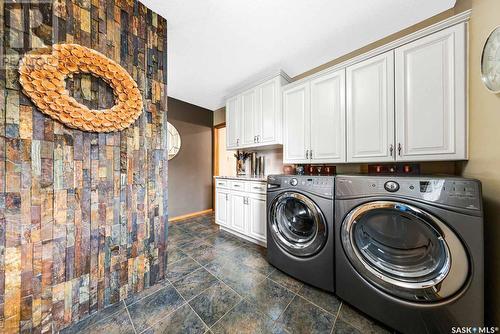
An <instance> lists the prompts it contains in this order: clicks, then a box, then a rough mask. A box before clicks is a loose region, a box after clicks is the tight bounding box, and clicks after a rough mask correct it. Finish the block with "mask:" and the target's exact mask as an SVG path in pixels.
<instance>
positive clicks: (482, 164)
mask: <svg viewBox="0 0 500 334" xmlns="http://www.w3.org/2000/svg"><path fill="white" fill-rule="evenodd" d="M499 13H500V1H499V0H473V1H472V17H471V20H470V26H469V45H470V46H469V134H470V139H469V152H470V154H469V161H468V162H467V163H463V164H461V166H459V167H462V168H463V175H464V176H466V177H473V178H477V179H479V180H481V181H482V183H483V197H484V208H485V238H486V240H485V255H486V261H485V264H486V273H485V277H486V289H485V295H486V312H487V319H489V320H490V321H491V324H492V325H493V324H494V325H495V326H500V149H499V147H498V145H499V144H500V131H499V128H500V94H496V95H495V94H492V93H490V92H488V91H487V90H486V88H485V87H484V85H483V83H482V82H481V75H480V63H481V52H482V48H483V45H484V42H485V40H486V38H487V37H488V35H489V33H490V32H491V30H493V28H494V27H496V26H498V25H500V15H499Z"/></svg>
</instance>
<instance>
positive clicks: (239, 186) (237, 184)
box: [230, 181, 245, 191]
mask: <svg viewBox="0 0 500 334" xmlns="http://www.w3.org/2000/svg"><path fill="white" fill-rule="evenodd" d="M230 188H231V189H233V190H238V191H245V181H231V186H230Z"/></svg>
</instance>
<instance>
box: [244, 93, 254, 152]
mask: <svg viewBox="0 0 500 334" xmlns="http://www.w3.org/2000/svg"><path fill="white" fill-rule="evenodd" d="M256 95H257V94H256V90H255V89H251V90H249V91H246V92H245V93H243V94H241V115H242V118H243V136H242V138H243V142H242V145H245V146H248V145H251V146H253V145H254V144H255V143H256V136H255V131H254V118H255V109H256V102H257V101H256Z"/></svg>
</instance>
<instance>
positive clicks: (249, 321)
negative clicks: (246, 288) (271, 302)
mask: <svg viewBox="0 0 500 334" xmlns="http://www.w3.org/2000/svg"><path fill="white" fill-rule="evenodd" d="M273 329H274V322H273V321H272V320H271V319H270V318H269V317H267V316H266V315H264V314H262V313H260V312H258V311H256V310H255V307H253V306H252V305H251V304H249V303H248V302H246V301H244V300H243V301H241V302H240V303H239V304H238V305H236V306H235V307H234V308H233V309H232V310H231V311H229V312H228V313H227V314H226V315H225V316H224V317H222V319H220V320H219V321H218V322H217V323H216V324H215V325H214V326H213V327H212V328H211V330H212V332H213V333H214V334H218V333H227V334H232V333H246V334H253V333H255V334H257V333H272V332H273Z"/></svg>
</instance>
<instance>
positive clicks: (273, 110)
mask: <svg viewBox="0 0 500 334" xmlns="http://www.w3.org/2000/svg"><path fill="white" fill-rule="evenodd" d="M279 87H280V86H279V78H276V79H273V80H270V81H268V82H265V83H263V84H262V85H260V86H259V87H258V91H259V94H258V96H259V98H258V100H259V101H258V102H259V103H258V107H257V110H256V116H257V117H256V118H255V134H256V136H257V142H258V143H259V144H270V143H277V142H278V138H277V136H278V129H277V127H278V126H279V125H280V124H281V117H280V115H281V114H280V113H279V104H278V94H279Z"/></svg>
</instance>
